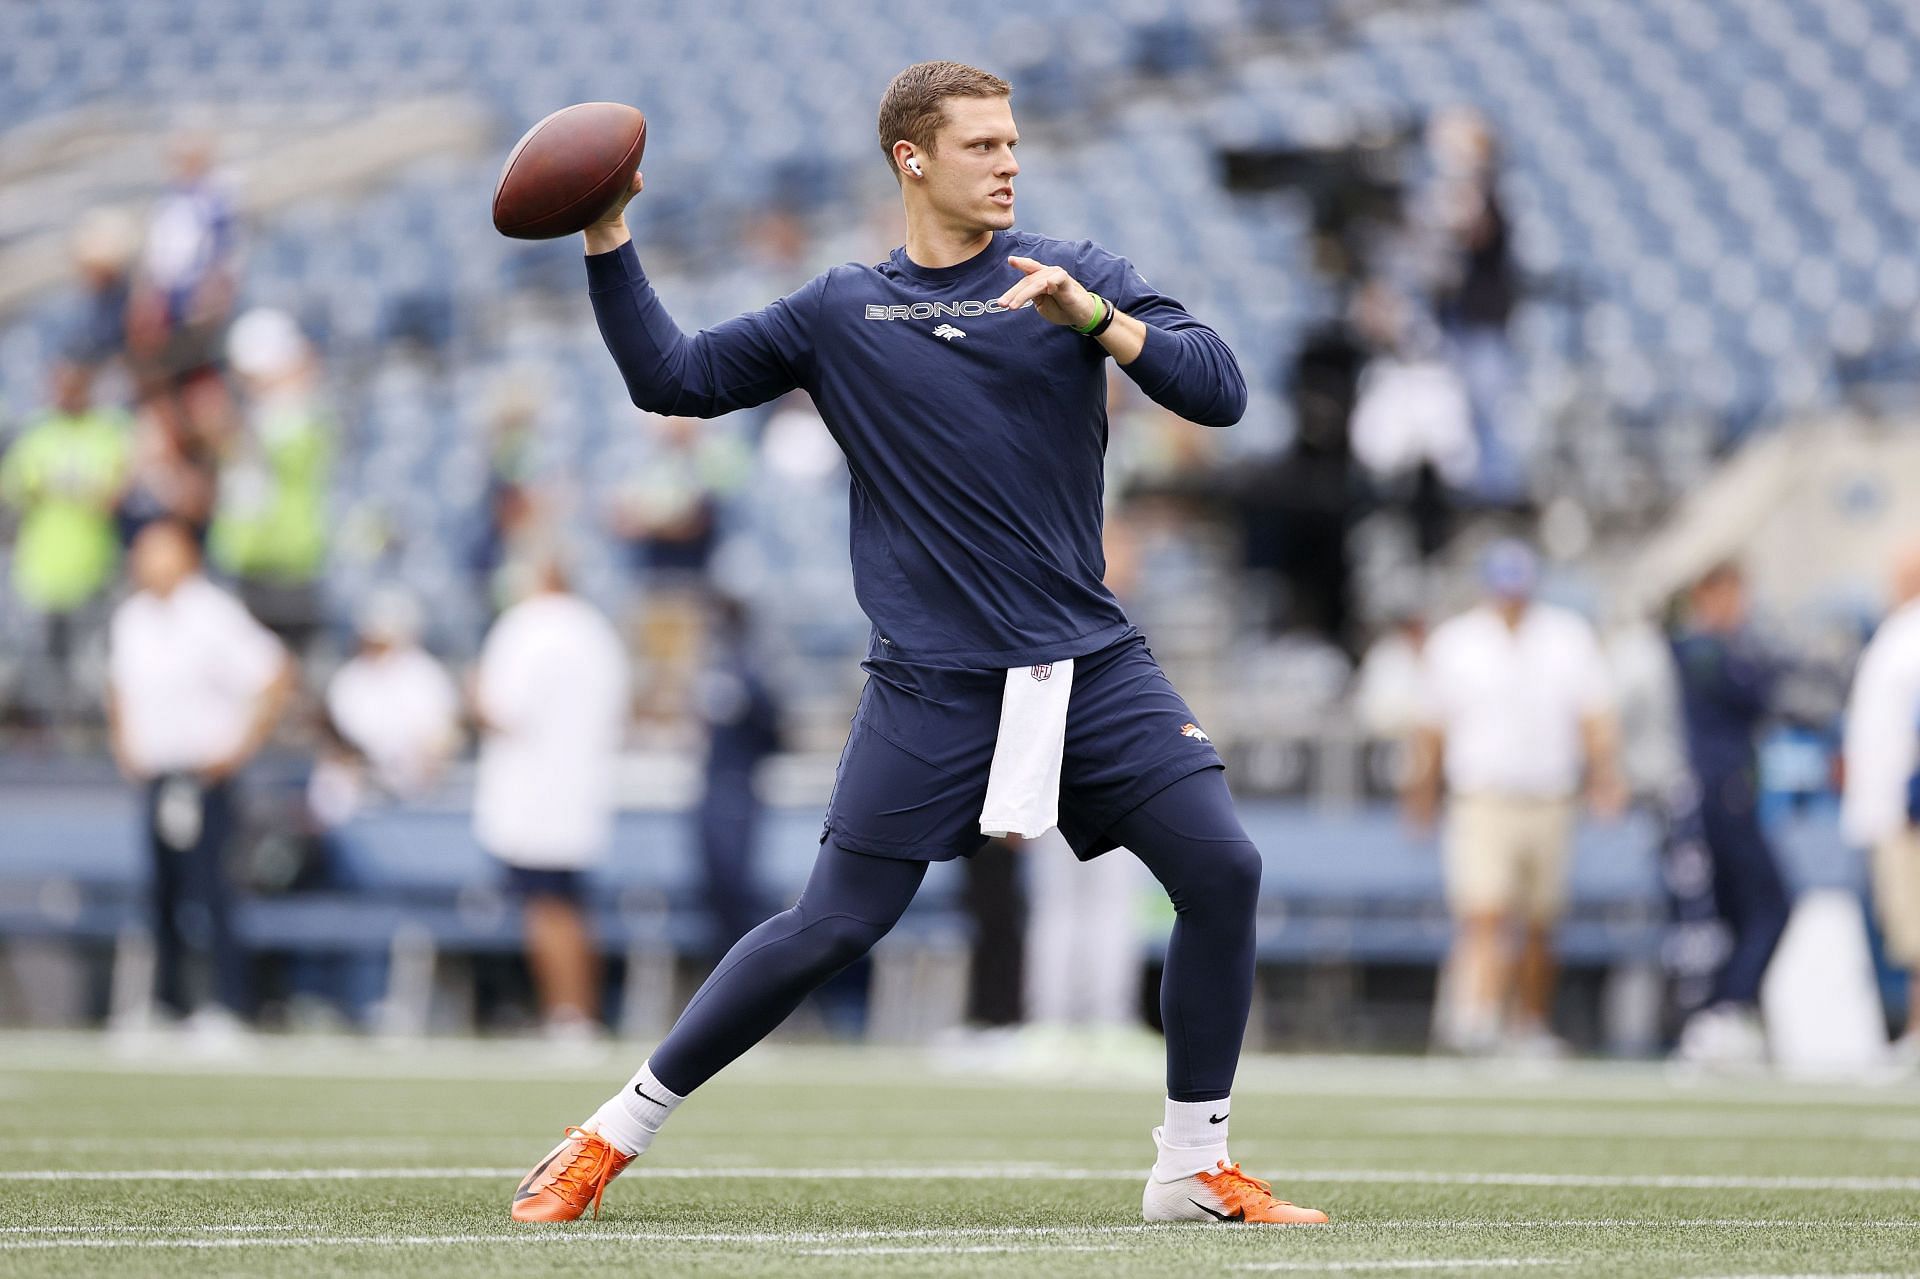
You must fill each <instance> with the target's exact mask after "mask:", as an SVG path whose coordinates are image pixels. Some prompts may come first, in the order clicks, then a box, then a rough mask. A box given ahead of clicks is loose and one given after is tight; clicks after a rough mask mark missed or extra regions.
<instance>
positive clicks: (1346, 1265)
mask: <svg viewBox="0 0 1920 1279" xmlns="http://www.w3.org/2000/svg"><path fill="white" fill-rule="evenodd" d="M1567 1264H1568V1262H1567V1259H1566V1258H1564V1257H1460V1258H1457V1259H1445V1260H1443V1259H1441V1258H1438V1257H1423V1258H1421V1259H1419V1260H1405V1259H1402V1260H1394V1261H1247V1262H1241V1263H1239V1264H1238V1265H1231V1266H1228V1267H1227V1269H1229V1270H1264V1271H1269V1272H1271V1271H1293V1272H1296V1273H1302V1274H1316V1275H1317V1274H1325V1273H1327V1272H1328V1271H1338V1272H1347V1271H1361V1272H1365V1271H1370V1270H1517V1269H1519V1268H1521V1267H1522V1266H1564V1265H1567Z"/></svg>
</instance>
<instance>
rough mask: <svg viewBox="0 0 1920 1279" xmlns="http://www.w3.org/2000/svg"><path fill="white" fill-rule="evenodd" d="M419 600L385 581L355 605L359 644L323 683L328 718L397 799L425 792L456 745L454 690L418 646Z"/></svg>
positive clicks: (370, 775)
mask: <svg viewBox="0 0 1920 1279" xmlns="http://www.w3.org/2000/svg"><path fill="white" fill-rule="evenodd" d="M420 628H421V617H420V605H419V604H418V603H417V602H415V600H414V598H413V597H412V596H411V595H408V594H407V593H406V592H404V591H402V590H400V589H398V588H396V587H387V588H384V589H381V590H379V591H376V592H374V593H373V594H372V595H371V596H370V597H368V599H367V601H366V603H365V605H363V606H362V608H361V609H360V614H359V617H358V619H357V625H356V629H357V631H358V633H359V649H358V651H357V652H355V654H354V655H353V657H352V658H350V659H349V660H348V661H347V662H346V663H345V664H344V665H343V666H341V668H340V669H339V670H338V671H337V672H335V674H334V676H333V679H332V681H331V682H329V683H328V685H327V697H326V703H327V718H328V719H329V720H330V721H331V722H332V724H333V726H334V728H335V729H336V730H337V731H338V733H339V735H340V737H341V739H342V740H343V741H344V742H345V743H346V744H347V745H348V746H351V747H352V748H353V750H354V751H355V752H357V753H358V755H359V756H360V757H361V758H362V759H364V760H365V761H366V765H367V767H366V776H367V780H368V781H369V782H371V783H372V784H373V786H374V787H375V788H376V789H377V790H379V791H380V792H382V793H383V794H386V795H390V796H392V797H394V798H396V799H417V798H419V797H420V796H422V795H425V794H427V793H428V792H430V791H431V790H432V789H433V788H434V787H435V786H436V785H437V784H438V783H439V781H440V778H441V776H442V774H443V773H444V772H445V771H446V767H447V763H448V762H449V761H450V760H451V759H452V758H453V755H454V753H455V752H456V751H458V750H459V749H460V693H459V690H458V689H457V688H456V687H455V685H454V681H453V677H452V676H451V675H449V674H448V673H447V669H446V667H444V666H442V665H441V664H440V663H439V661H437V660H436V659H435V658H434V656H433V655H432V654H431V653H429V652H427V650H426V649H424V648H422V647H421V646H420Z"/></svg>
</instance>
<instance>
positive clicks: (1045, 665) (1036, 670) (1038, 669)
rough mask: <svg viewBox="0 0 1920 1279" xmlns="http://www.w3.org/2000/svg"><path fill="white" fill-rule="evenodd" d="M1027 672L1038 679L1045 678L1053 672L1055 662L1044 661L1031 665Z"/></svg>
mask: <svg viewBox="0 0 1920 1279" xmlns="http://www.w3.org/2000/svg"><path fill="white" fill-rule="evenodd" d="M1027 674H1029V675H1031V676H1033V678H1034V679H1036V680H1045V679H1047V678H1049V677H1050V676H1051V675H1052V674H1053V663H1052V662H1042V663H1040V665H1038V666H1030V667H1028V668H1027Z"/></svg>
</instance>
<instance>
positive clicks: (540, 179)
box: [493, 102, 647, 240]
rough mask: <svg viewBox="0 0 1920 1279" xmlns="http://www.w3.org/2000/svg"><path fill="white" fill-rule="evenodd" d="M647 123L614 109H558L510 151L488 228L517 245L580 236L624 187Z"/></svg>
mask: <svg viewBox="0 0 1920 1279" xmlns="http://www.w3.org/2000/svg"><path fill="white" fill-rule="evenodd" d="M646 149H647V118H646V117H645V116H643V115H641V114H640V113H639V112H638V111H636V110H634V108H632V107H630V106H626V105H624V104H622V103H619V102H582V103H579V104H578V105H575V106H571V107H562V108H561V109H560V110H558V111H555V112H554V113H553V114H552V115H550V116H548V117H547V118H546V119H544V120H542V121H541V122H540V123H539V124H536V125H534V126H533V127H532V128H531V129H528V130H527V132H526V136H524V137H522V138H521V139H520V141H519V142H517V143H516V144H514V148H513V152H512V154H510V155H508V156H507V164H506V167H505V168H503V169H501V170H500V182H499V184H498V185H497V186H495V187H494V188H493V227H494V230H496V231H498V232H500V234H501V235H510V236H512V237H513V238H514V239H516V240H551V239H554V238H555V237H557V236H562V235H572V234H573V233H574V232H576V231H583V230H585V229H586V227H587V224H588V223H589V222H592V221H593V220H594V219H595V218H597V217H599V216H600V215H601V214H602V213H605V212H606V211H607V208H608V206H609V205H611V204H612V203H613V202H614V200H615V199H616V198H617V197H618V196H619V195H620V193H621V192H622V191H625V190H626V188H627V183H628V182H629V181H630V180H631V179H632V178H633V171H634V170H635V169H637V168H639V167H640V155H641V153H642V152H644V151H645V150H646Z"/></svg>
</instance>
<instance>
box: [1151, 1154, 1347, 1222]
mask: <svg viewBox="0 0 1920 1279" xmlns="http://www.w3.org/2000/svg"><path fill="white" fill-rule="evenodd" d="M1140 1212H1141V1215H1142V1216H1144V1217H1145V1218H1146V1219H1147V1220H1148V1221H1215V1222H1230V1223H1233V1224H1236V1225H1237V1224H1239V1223H1241V1222H1245V1223H1247V1224H1248V1225H1258V1226H1318V1225H1324V1224H1325V1223H1326V1220H1327V1214H1326V1213H1324V1212H1321V1211H1320V1210H1319V1209H1318V1208H1300V1207H1296V1206H1295V1205H1293V1204H1290V1203H1288V1202H1287V1201H1286V1200H1284V1199H1275V1198H1274V1197H1273V1187H1272V1186H1269V1185H1268V1184H1267V1183H1266V1182H1264V1181H1261V1180H1260V1179H1259V1178H1258V1177H1249V1176H1247V1175H1246V1174H1245V1173H1243V1172H1241V1171H1240V1165H1239V1164H1230V1163H1228V1162H1227V1161H1226V1160H1224V1159H1222V1160H1221V1161H1220V1162H1219V1163H1217V1164H1215V1165H1214V1170H1213V1171H1212V1172H1200V1173H1195V1174H1194V1175H1193V1176H1191V1177H1182V1178H1181V1179H1180V1180H1178V1181H1155V1180H1154V1179H1153V1178H1152V1177H1148V1178H1147V1190H1146V1194H1145V1195H1144V1196H1143V1197H1142V1199H1141V1204H1140Z"/></svg>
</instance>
